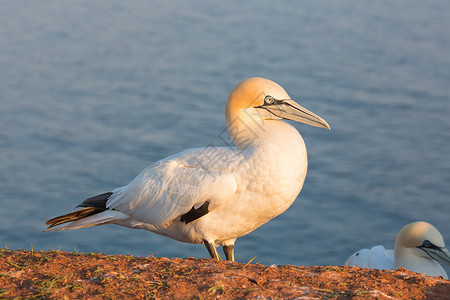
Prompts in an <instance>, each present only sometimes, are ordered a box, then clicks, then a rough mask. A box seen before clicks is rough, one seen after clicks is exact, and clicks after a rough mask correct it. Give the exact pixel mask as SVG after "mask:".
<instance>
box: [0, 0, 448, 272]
mask: <svg viewBox="0 0 450 300" xmlns="http://www.w3.org/2000/svg"><path fill="white" fill-rule="evenodd" d="M449 14H450V2H448V1H445V0H441V1H418V0H409V1H406V0H403V1H400V0H399V1H386V0H381V1H341V0H338V1H324V0H310V1H295V2H294V1H292V2H288V1H283V2H272V1H245V2H241V1H227V2H220V1H210V2H208V1H118V0H114V1H106V0H99V1H87V0H85V1H82V0H80V1H57V0H43V1H23V0H17V1H1V2H0V246H5V245H7V246H8V247H9V248H11V249H17V248H25V249H29V248H30V245H31V243H32V244H33V247H34V249H35V250H38V249H43V250H46V249H62V250H67V251H72V250H73V249H74V248H76V249H78V250H79V251H82V252H94V251H95V252H103V253H107V254H126V253H129V254H133V255H140V256H147V255H150V254H154V255H156V256H166V257H187V256H194V257H207V252H206V250H205V249H204V247H203V246H202V245H189V244H182V243H179V242H176V241H173V240H171V239H168V238H165V237H162V236H158V235H156V234H152V233H150V232H146V231H141V230H130V229H127V228H121V227H119V226H114V225H108V226H101V227H96V228H89V229H83V230H77V231H71V232H56V233H45V234H44V233H42V231H43V230H44V229H45V227H44V223H45V221H46V220H48V219H49V218H51V217H54V216H57V215H60V214H63V213H66V212H70V211H72V209H73V208H74V207H75V206H76V205H77V204H78V203H79V202H81V201H82V200H83V199H85V198H87V197H90V196H93V195H97V194H100V193H103V192H107V191H110V190H111V189H113V188H115V187H118V186H122V185H125V184H127V183H128V182H129V181H130V180H132V179H133V178H134V176H136V175H137V174H138V173H139V172H140V171H141V170H142V169H144V168H145V167H147V166H148V165H150V164H151V163H153V162H154V161H156V160H159V159H161V158H164V157H166V156H168V155H171V154H174V153H177V152H180V151H182V150H184V149H186V148H191V147H201V146H207V145H208V144H210V143H214V144H220V138H219V135H220V134H222V133H223V130H224V129H225V120H224V105H225V102H226V98H227V95H228V93H229V91H230V90H231V89H232V88H233V87H234V85H235V84H237V83H238V82H239V81H241V80H243V79H245V78H247V77H253V76H262V77H267V78H269V79H272V80H274V81H276V82H278V83H279V84H281V85H282V86H283V87H284V88H285V89H286V90H287V92H288V93H289V94H290V95H291V97H292V98H293V99H295V100H297V101H298V102H300V103H301V104H302V105H303V106H305V107H306V108H308V109H310V110H311V111H313V112H315V113H317V114H318V115H320V116H321V117H323V118H324V119H326V120H327V121H328V123H329V124H330V125H331V127H332V130H331V131H327V130H323V129H319V128H314V127H310V126H307V125H303V124H293V125H294V126H296V128H297V129H298V130H299V131H300V132H301V133H302V135H303V138H304V140H305V142H306V145H307V148H308V154H309V169H308V175H307V179H306V181H305V184H304V187H303V190H302V192H301V193H300V195H299V197H298V198H297V200H296V202H295V203H294V204H293V205H292V206H291V208H289V209H288V210H287V211H286V212H285V213H284V214H282V215H280V216H279V217H277V218H275V219H274V220H272V221H270V222H269V223H267V224H265V225H263V226H262V227H260V228H259V229H257V230H255V231H254V232H252V233H251V234H249V235H247V236H245V237H242V238H240V239H238V241H237V243H236V257H237V260H238V261H240V262H247V261H249V260H250V259H251V258H252V257H254V256H257V258H256V259H255V261H259V262H261V263H264V264H272V263H275V264H294V265H330V264H331V265H332V264H334V265H339V264H343V263H344V262H345V260H346V259H347V257H348V256H349V255H350V254H352V253H353V252H354V251H356V250H358V249H360V248H363V247H370V246H373V245H376V244H382V245H384V246H386V247H388V248H392V247H393V245H394V240H395V237H396V234H397V232H398V231H399V230H400V228H401V227H402V226H404V225H405V224H407V223H409V222H412V221H416V220H424V221H428V222H430V223H432V224H434V225H435V226H436V227H437V228H438V229H439V230H440V231H441V233H442V234H443V235H444V238H445V239H446V241H447V244H450V228H449V214H450V201H449V195H450V184H449V183H450V159H449V158H448V156H449V154H450V119H449V116H450V29H449V28H450V18H448V16H449ZM447 270H448V269H447Z"/></svg>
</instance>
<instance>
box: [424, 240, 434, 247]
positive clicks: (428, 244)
mask: <svg viewBox="0 0 450 300" xmlns="http://www.w3.org/2000/svg"><path fill="white" fill-rule="evenodd" d="M431 245H432V244H431V242H430V241H429V240H425V241H424V242H423V246H424V247H427V248H430V247H431Z"/></svg>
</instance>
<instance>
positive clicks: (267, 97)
mask: <svg viewBox="0 0 450 300" xmlns="http://www.w3.org/2000/svg"><path fill="white" fill-rule="evenodd" d="M274 102H275V99H274V98H273V97H272V96H266V97H265V98H264V103H266V104H273V103H274Z"/></svg>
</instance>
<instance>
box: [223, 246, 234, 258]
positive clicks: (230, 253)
mask: <svg viewBox="0 0 450 300" xmlns="http://www.w3.org/2000/svg"><path fill="white" fill-rule="evenodd" d="M223 253H225V257H226V259H227V260H231V261H234V245H229V246H227V245H223Z"/></svg>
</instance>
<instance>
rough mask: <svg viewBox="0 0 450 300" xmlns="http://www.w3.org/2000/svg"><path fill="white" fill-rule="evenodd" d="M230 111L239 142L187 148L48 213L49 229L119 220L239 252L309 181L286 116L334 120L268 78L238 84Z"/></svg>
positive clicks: (315, 122) (318, 122)
mask: <svg viewBox="0 0 450 300" xmlns="http://www.w3.org/2000/svg"><path fill="white" fill-rule="evenodd" d="M225 118H226V123H227V129H228V132H229V135H230V137H231V139H232V140H233V142H234V144H235V147H205V148H195V149H188V150H185V151H183V152H181V153H178V154H175V155H172V156H169V157H167V158H165V159H162V160H160V161H158V162H156V163H154V164H153V165H151V166H150V167H148V168H146V169H145V170H143V171H142V172H141V174H139V175H138V176H137V177H136V178H134V179H133V180H132V181H131V182H130V183H129V184H128V185H126V186H123V187H119V188H116V189H114V190H113V191H112V192H108V193H104V194H101V195H98V196H95V197H92V198H89V199H86V200H84V201H83V202H82V203H81V204H80V205H78V207H81V209H79V210H77V211H75V212H72V213H69V214H66V215H63V216H60V217H56V218H53V219H51V220H49V221H47V223H46V225H48V231H52V230H64V229H79V228H84V227H91V226H97V225H104V224H111V223H112V224H117V225H121V226H125V227H130V228H138V229H146V230H149V231H152V232H154V233H157V234H161V235H164V236H167V237H170V238H172V239H175V240H178V241H181V242H185V243H193V244H200V243H203V244H204V245H205V246H206V248H207V250H208V252H209V254H210V256H211V258H213V259H218V260H219V259H220V256H219V254H218V252H217V249H216V245H222V246H223V250H224V253H225V257H226V259H228V260H234V250H233V249H234V242H235V241H236V239H237V238H238V237H241V236H243V235H246V234H248V233H249V232H251V231H253V230H255V229H256V228H258V227H259V226H261V225H263V224H264V223H266V222H267V221H269V220H270V219H272V218H274V217H276V216H278V215H279V214H281V213H283V212H284V211H285V210H286V209H287V208H288V207H289V206H290V205H291V204H292V203H293V202H294V200H295V198H296V197H297V195H298V194H299V193H300V190H301V189H302V186H303V181H304V180H305V176H306V169H307V165H308V162H307V155H306V147H305V144H304V142H303V139H302V137H301V135H300V134H299V133H298V131H297V130H296V129H295V128H294V127H293V126H291V125H289V124H288V123H286V122H284V121H283V120H293V121H298V122H302V123H306V124H309V125H312V126H316V127H323V128H327V129H330V126H329V125H328V123H327V122H326V121H325V120H323V119H322V118H320V117H319V116H317V115H315V114H314V113H312V112H310V111H308V110H307V109H305V108H303V107H302V106H300V105H299V104H297V103H296V102H294V101H293V100H291V97H289V95H288V94H287V93H286V91H285V90H284V89H283V88H282V87H281V86H279V85H278V84H276V83H275V82H273V81H270V80H268V79H264V78H250V79H247V80H244V81H243V82H241V83H239V84H238V85H237V86H236V87H235V88H234V89H233V90H232V91H231V93H230V95H229V97H228V101H227V104H226V107H225ZM64 223H68V224H65V225H63V226H58V225H62V224H64ZM55 226H57V227H55Z"/></svg>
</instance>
